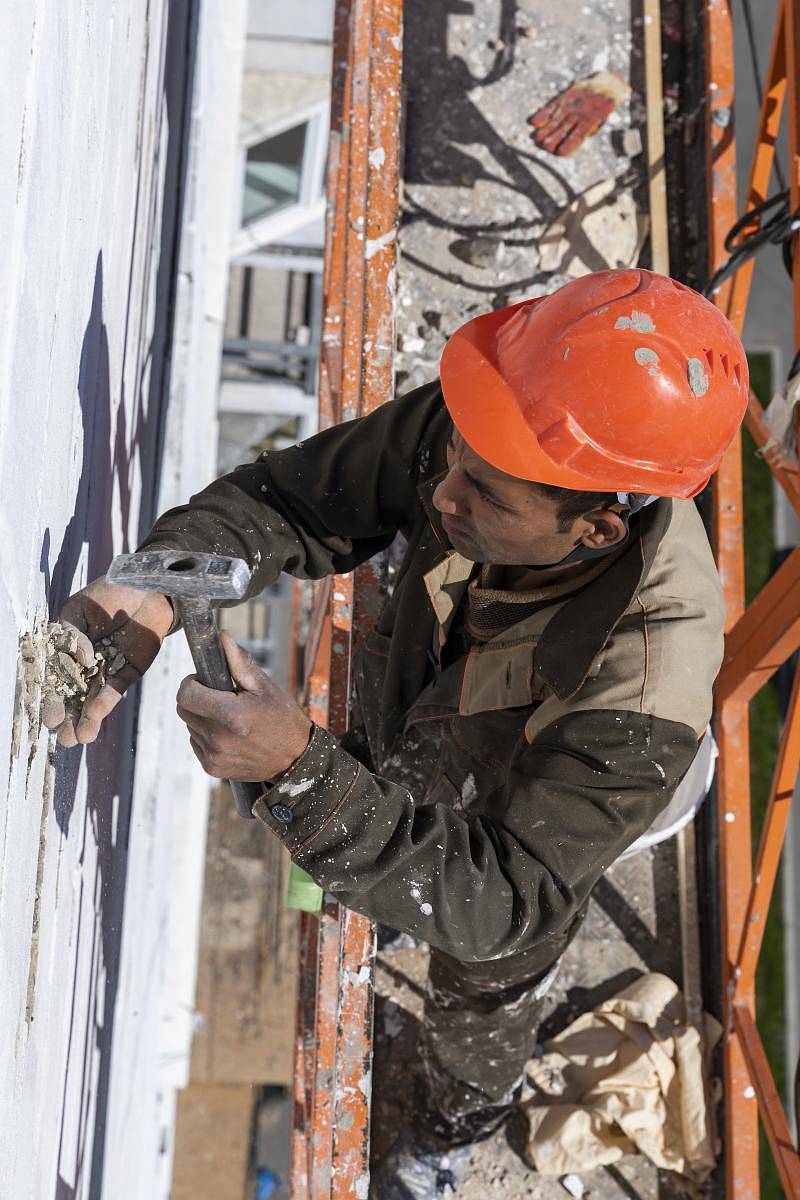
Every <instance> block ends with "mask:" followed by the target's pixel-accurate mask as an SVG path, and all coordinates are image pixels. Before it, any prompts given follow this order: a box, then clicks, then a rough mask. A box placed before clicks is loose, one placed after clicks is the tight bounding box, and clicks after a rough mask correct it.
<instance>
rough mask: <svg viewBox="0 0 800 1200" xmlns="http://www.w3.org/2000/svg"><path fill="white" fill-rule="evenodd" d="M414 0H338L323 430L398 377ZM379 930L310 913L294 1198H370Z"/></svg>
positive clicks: (360, 592) (325, 613)
mask: <svg viewBox="0 0 800 1200" xmlns="http://www.w3.org/2000/svg"><path fill="white" fill-rule="evenodd" d="M402 29H403V25H402V0H339V3H337V5H336V10H335V18H334V43H333V76H332V87H331V136H330V146H329V160H328V191H327V208H326V236H325V260H324V268H323V305H324V308H323V323H322V350H321V358H320V425H321V427H323V428H324V427H327V426H329V425H332V424H335V423H336V422H338V421H346V420H349V419H351V418H353V417H357V416H361V415H362V414H365V413H367V412H370V411H371V410H372V409H374V408H376V407H377V406H378V405H379V404H382V403H383V402H384V401H386V400H388V399H389V398H390V397H391V395H392V391H393V385H394V346H395V320H394V315H395V310H394V286H395V266H396V237H397V224H398V188H399V157H400V79H401V69H402V53H401V52H402ZM380 593H381V579H380V575H379V572H378V571H377V570H376V568H375V567H374V565H373V564H371V563H367V564H365V565H364V566H362V567H358V568H356V570H355V571H354V572H353V573H352V574H348V575H337V576H335V577H334V578H333V580H332V581H331V580H325V581H323V582H322V583H320V584H319V585H318V587H317V592H316V595H315V599H314V607H313V612H312V617H311V621H310V626H309V637H308V641H307V645H306V665H307V678H306V695H307V703H308V710H309V714H310V715H311V717H312V718H313V719H314V720H315V721H317V722H318V723H319V724H321V725H326V726H327V727H328V728H329V729H330V730H331V731H332V732H333V733H335V734H342V733H344V732H345V731H346V729H347V728H348V725H349V720H350V703H351V680H350V665H351V661H352V653H353V650H354V649H355V647H356V646H357V644H358V642H359V641H360V640H361V639H362V638H363V637H364V635H365V633H366V632H367V630H368V628H369V626H370V624H371V622H372V620H373V619H374V617H375V616H376V615H377V609H378V607H379V604H380ZM374 964H375V929H374V926H373V924H372V922H371V921H370V920H368V919H367V918H366V917H363V916H360V915H359V914H358V913H355V912H351V911H350V910H348V909H346V908H343V907H342V906H341V905H339V904H338V903H337V902H336V901H335V900H334V899H333V898H332V897H330V896H326V897H325V900H324V903H323V907H322V911H321V913H320V915H319V917H317V916H314V915H311V914H308V913H303V915H302V917H301V925H300V986H299V992H298V1012H297V1029H296V1036H295V1072H294V1105H293V1108H294V1113H293V1118H294V1119H293V1129H292V1143H291V1158H290V1194H291V1196H292V1200H366V1197H367V1192H368V1188H369V1121H370V1102H371V1068H372V1017H373V997H374V989H373V982H374Z"/></svg>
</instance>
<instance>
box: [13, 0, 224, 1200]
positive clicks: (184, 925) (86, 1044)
mask: <svg viewBox="0 0 800 1200" xmlns="http://www.w3.org/2000/svg"><path fill="white" fill-rule="evenodd" d="M224 8H225V12H224V14H223V11H222V10H223V5H222V4H221V2H220V0H204V3H203V4H202V5H201V4H199V3H196V2H195V0H172V3H167V2H166V0H150V2H149V3H148V4H141V3H137V0H117V3H115V4H114V5H108V4H103V3H89V4H79V3H78V2H77V0H65V2H64V3H62V4H50V3H45V2H44V0H39V2H32V3H29V4H24V5H6V6H4V8H3V11H2V14H0V38H1V44H2V46H3V59H4V61H3V69H2V71H0V103H1V104H2V111H3V114H4V120H3V133H2V135H0V179H2V181H3V182H2V187H0V228H2V229H3V231H4V250H3V255H2V256H0V389H1V390H0V771H1V772H2V781H1V782H0V964H1V970H2V975H1V976H0V978H1V979H2V983H0V1196H3V1197H5V1196H13V1197H15V1200H46V1198H49V1197H53V1198H54V1200H55V1198H58V1200H66V1198H67V1197H70V1198H72V1197H76V1198H78V1197H80V1198H83V1197H92V1200H96V1198H97V1197H101V1196H103V1197H105V1196H113V1197H114V1198H115V1200H117V1198H118V1197H125V1198H127V1197H141V1198H142V1200H144V1198H145V1197H147V1198H148V1200H151V1198H152V1197H157V1196H160V1195H164V1196H166V1195H167V1194H168V1180H169V1172H170V1162H169V1156H170V1153H171V1126H172V1120H173V1108H174V1088H175V1087H176V1086H180V1084H181V1083H182V1082H184V1080H185V1071H186V1063H187V1061H188V1041H189V1033H190V1029H191V1021H192V1001H193V995H194V964H195V956H196V936H197V920H198V912H199V896H200V888H201V884H202V878H201V873H202V857H203V848H204V838H205V816H206V804H207V797H208V780H207V778H206V777H205V775H204V774H203V772H202V770H201V769H200V767H199V765H198V764H197V762H196V760H195V759H194V756H193V754H192V753H191V750H190V748H189V746H188V740H187V739H186V735H185V729H184V727H183V725H182V724H181V722H180V721H179V720H178V718H177V715H176V713H175V692H176V690H177V687H178V684H179V682H180V680H181V678H182V677H183V676H184V675H186V674H188V673H189V672H190V671H191V670H192V665H191V660H190V658H189V654H188V650H187V648H186V646H185V642H184V641H183V639H182V637H173V638H170V639H168V641H167V643H166V645H165V647H164V648H163V650H162V652H161V654H160V655H159V657H158V659H157V660H156V663H155V664H154V666H153V667H152V668H151V671H150V672H149V673H148V675H147V677H146V679H145V681H144V685H143V686H138V687H136V688H134V689H132V691H131V692H130V693H129V694H128V695H127V696H126V698H125V699H124V700H123V701H122V703H120V704H119V705H118V706H117V708H116V709H115V710H114V712H113V714H112V715H111V717H110V718H108V719H107V721H106V722H105V724H104V726H103V729H102V731H101V734H100V736H99V738H98V739H97V741H96V742H94V743H92V744H90V745H88V746H85V747H80V748H76V749H65V748H63V747H60V746H56V745H55V742H54V739H53V738H52V737H50V736H48V734H47V730H45V729H43V728H42V727H41V726H40V722H39V715H38V706H39V687H38V681H39V680H40V678H41V669H42V662H41V660H40V658H37V656H36V650H37V647H38V645H39V640H40V635H41V630H42V628H43V626H44V625H45V623H46V622H47V621H48V620H52V619H55V617H56V616H57V614H58V612H59V610H60V608H61V605H62V604H63V602H64V600H65V599H66V598H67V597H68V596H69V595H70V594H71V593H72V592H74V591H75V590H77V589H78V588H80V587H82V586H83V585H84V584H85V583H86V582H87V581H89V580H91V579H93V578H96V577H97V576H99V575H100V574H102V573H103V572H104V571H105V569H106V568H107V566H108V564H109V562H110V560H111V558H112V557H113V556H114V554H116V553H120V552H124V551H129V550H133V549H135V547H136V546H137V545H138V543H139V541H140V540H141V539H142V537H143V536H144V534H145V533H146V532H147V530H148V529H149V528H150V525H151V524H152V521H153V519H154V517H155V515H156V514H157V512H159V511H161V510H162V509H163V508H165V507H168V506H170V505H171V504H174V503H177V502H179V501H180V500H183V499H185V498H186V497H187V496H188V495H190V494H191V493H192V492H194V491H197V490H198V489H199V488H201V487H202V486H204V485H205V484H206V483H207V482H208V481H209V480H210V479H211V478H212V477H213V475H214V461H215V449H216V425H215V409H216V379H217V368H218V361H219V342H220V331H221V323H222V313H223V307H224V296H225V286H226V279H225V275H226V267H227V240H228V235H229V230H230V225H231V220H232V216H231V214H232V202H233V161H234V157H233V156H234V154H235V149H236V126H237V117H238V95H239V76H238V72H239V71H240V69H241V46H242V44H243V40H244V11H243V5H242V4H240V3H238V0H236V2H234V3H228V4H226V5H225V6H224ZM237 22H238V25H237ZM192 89H193V90H192ZM187 97H188V99H187ZM24 635H29V637H30V638H31V641H30V642H29V645H30V646H32V647H33V659H32V661H31V662H30V663H29V664H28V672H27V676H25V675H24V674H23V672H22V671H21V669H20V654H19V650H20V641H21V639H22V638H23V636H24Z"/></svg>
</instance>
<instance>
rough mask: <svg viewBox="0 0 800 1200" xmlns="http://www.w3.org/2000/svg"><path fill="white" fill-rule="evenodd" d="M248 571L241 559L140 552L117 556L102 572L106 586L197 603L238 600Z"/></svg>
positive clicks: (207, 555) (179, 553) (174, 552)
mask: <svg viewBox="0 0 800 1200" xmlns="http://www.w3.org/2000/svg"><path fill="white" fill-rule="evenodd" d="M251 574H252V573H251V571H250V568H249V567H248V565H247V563H246V562H245V561H244V559H243V558H228V556H227V555H225V554H198V553H196V552H195V551H194V550H191V551H188V550H142V551H141V553H139V554H118V555H117V557H116V558H115V559H114V560H113V561H112V563H111V566H110V567H109V568H108V571H107V572H106V580H107V581H108V582H109V583H118V584H120V585H121V586H123V587H136V588H141V589H142V591H145V592H160V593H161V594H162V595H163V596H177V597H179V598H181V597H189V596H194V597H196V598H197V599H199V600H241V598H242V596H243V595H244V594H245V592H246V591H247V588H248V585H249V583H250V579H251Z"/></svg>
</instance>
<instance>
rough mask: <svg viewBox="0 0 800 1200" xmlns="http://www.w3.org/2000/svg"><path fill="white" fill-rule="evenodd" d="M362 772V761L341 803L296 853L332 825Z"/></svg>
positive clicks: (300, 851)
mask: <svg viewBox="0 0 800 1200" xmlns="http://www.w3.org/2000/svg"><path fill="white" fill-rule="evenodd" d="M360 774H361V763H359V764H358V769H357V770H356V773H355V775H354V776H353V781H352V783H351V784H350V787H349V788H348V789H347V791H346V792H345V794H344V795H343V796H342V798H341V800H340V801H339V803H338V804H337V805H336V808H335V809H334V810H333V812H332V813H329V814H328V816H327V817H326V818H325V820H324V821H323V822H322V824H321V825H320V827H319V829H317V830H315V831H314V833H312V835H311V837H309V838H306V840H305V841H304V842H303V844H302V845H301V846H298V847H297V849H296V850H295V851H294V853H295V854H302V853H303V851H304V850H305V849H306V847H308V846H310V845H311V843H312V842H313V841H314V839H315V838H318V837H319V835H320V834H321V833H322V831H323V830H324V829H327V827H328V826H329V825H330V823H331V821H332V820H333V818H334V817H335V816H336V814H337V813H338V812H339V810H340V809H341V808H342V806H343V805H344V803H345V801H346V800H348V799H349V798H350V793H351V792H352V790H353V788H354V787H355V786H356V783H357V782H358V777H359V775H360Z"/></svg>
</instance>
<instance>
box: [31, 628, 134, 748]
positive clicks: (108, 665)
mask: <svg viewBox="0 0 800 1200" xmlns="http://www.w3.org/2000/svg"><path fill="white" fill-rule="evenodd" d="M43 649H44V666H43V679H42V706H41V714H40V715H41V719H42V722H43V724H44V725H46V726H47V727H48V728H51V729H52V728H56V727H57V726H58V725H60V724H61V722H62V721H63V720H64V719H65V717H66V716H67V715H69V716H71V717H72V718H73V719H77V718H78V717H79V716H80V714H81V712H82V710H83V705H84V702H85V701H86V698H87V696H88V695H89V692H90V690H91V691H93V692H94V693H97V692H99V691H100V688H102V687H103V686H104V684H105V682H106V679H107V677H109V676H111V675H117V674H119V672H120V671H121V670H122V669H123V668H124V667H126V666H127V665H128V660H127V658H126V657H125V655H124V654H122V653H121V652H120V651H119V649H118V648H117V647H116V646H114V644H113V641H112V639H111V638H102V639H101V640H100V641H99V642H98V643H97V645H96V646H93V645H92V642H91V641H90V639H89V638H88V637H87V636H86V634H84V633H82V632H81V631H80V630H79V629H77V628H76V627H75V626H74V625H71V624H70V623H69V622H68V621H63V622H62V621H55V622H51V623H49V624H48V625H47V628H46V630H45V632H44V646H43Z"/></svg>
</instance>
